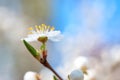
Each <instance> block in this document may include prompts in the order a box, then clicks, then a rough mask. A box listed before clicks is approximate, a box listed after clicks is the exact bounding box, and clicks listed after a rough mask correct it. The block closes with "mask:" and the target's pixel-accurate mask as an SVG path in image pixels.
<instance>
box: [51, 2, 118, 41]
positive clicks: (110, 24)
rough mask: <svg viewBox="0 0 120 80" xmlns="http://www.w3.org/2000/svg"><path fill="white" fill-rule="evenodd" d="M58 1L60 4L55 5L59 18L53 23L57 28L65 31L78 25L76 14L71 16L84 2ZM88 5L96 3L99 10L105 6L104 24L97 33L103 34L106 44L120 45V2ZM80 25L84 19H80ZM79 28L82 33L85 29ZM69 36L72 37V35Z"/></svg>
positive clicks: (102, 23)
mask: <svg viewBox="0 0 120 80" xmlns="http://www.w3.org/2000/svg"><path fill="white" fill-rule="evenodd" d="M57 1H58V2H56V3H55V4H56V8H55V9H56V10H55V11H56V12H55V14H57V15H58V17H55V19H53V21H54V20H55V22H54V24H55V26H58V28H59V29H61V30H62V31H64V29H65V28H66V27H67V25H69V24H71V23H73V24H77V23H76V22H77V17H76V13H73V15H75V16H73V17H72V18H71V15H70V14H71V13H72V11H73V10H74V9H75V8H76V6H78V5H80V4H81V3H82V1H83V0H57ZM95 2H96V3H95ZM86 3H87V4H88V5H91V6H92V5H93V4H94V3H95V4H96V7H98V8H99V5H100V6H103V12H102V17H104V18H103V22H101V23H100V24H101V25H100V26H101V27H100V28H97V29H99V30H97V31H100V32H101V33H102V34H103V36H104V37H105V38H106V42H108V43H120V22H119V21H120V1H119V0H86ZM97 5H98V6H97ZM80 9H81V8H80ZM80 9H79V10H80ZM98 10H99V9H98ZM80 11H81V10H80ZM93 14H94V13H93ZM82 18H84V17H82ZM80 20H81V21H80ZM79 23H82V19H79ZM77 28H78V29H79V30H80V31H81V29H83V27H82V26H79V27H77ZM73 29H74V27H73V28H71V30H73ZM70 32H74V31H70ZM69 34H70V35H71V33H69ZM72 34H73V33H72Z"/></svg>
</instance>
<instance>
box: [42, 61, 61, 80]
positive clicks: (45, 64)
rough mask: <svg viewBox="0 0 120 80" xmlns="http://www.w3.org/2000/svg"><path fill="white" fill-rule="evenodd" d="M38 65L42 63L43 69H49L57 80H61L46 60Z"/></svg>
mask: <svg viewBox="0 0 120 80" xmlns="http://www.w3.org/2000/svg"><path fill="white" fill-rule="evenodd" d="M40 63H42V64H43V65H44V66H45V67H47V68H48V69H50V70H51V71H52V72H53V73H54V74H55V75H56V76H57V77H58V78H59V80H63V79H62V78H61V77H60V76H59V75H58V73H57V72H56V71H55V70H54V69H53V68H52V67H51V65H50V64H49V62H48V61H47V60H45V61H44V63H43V62H41V61H40Z"/></svg>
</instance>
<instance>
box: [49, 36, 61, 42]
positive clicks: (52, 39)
mask: <svg viewBox="0 0 120 80" xmlns="http://www.w3.org/2000/svg"><path fill="white" fill-rule="evenodd" d="M62 38H63V35H56V36H53V37H48V39H50V40H51V41H60V40H61V39H62Z"/></svg>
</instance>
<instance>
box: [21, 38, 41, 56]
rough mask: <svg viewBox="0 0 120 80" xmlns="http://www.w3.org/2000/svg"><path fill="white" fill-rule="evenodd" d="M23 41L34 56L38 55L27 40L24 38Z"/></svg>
mask: <svg viewBox="0 0 120 80" xmlns="http://www.w3.org/2000/svg"><path fill="white" fill-rule="evenodd" d="M23 43H24V44H25V46H26V48H27V49H28V51H29V52H30V53H31V54H32V55H33V56H34V57H36V56H38V55H39V53H37V51H36V49H34V48H33V47H32V46H31V45H30V44H29V43H28V42H27V41H25V40H23Z"/></svg>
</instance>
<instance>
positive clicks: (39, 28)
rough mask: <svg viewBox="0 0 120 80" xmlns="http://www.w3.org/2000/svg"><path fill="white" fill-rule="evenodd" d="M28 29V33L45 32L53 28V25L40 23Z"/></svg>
mask: <svg viewBox="0 0 120 80" xmlns="http://www.w3.org/2000/svg"><path fill="white" fill-rule="evenodd" d="M28 29H29V30H30V34H33V32H37V33H45V32H50V31H54V30H55V28H54V27H50V26H47V25H45V24H41V25H39V26H37V25H36V26H35V27H34V28H32V27H29V28H28Z"/></svg>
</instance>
